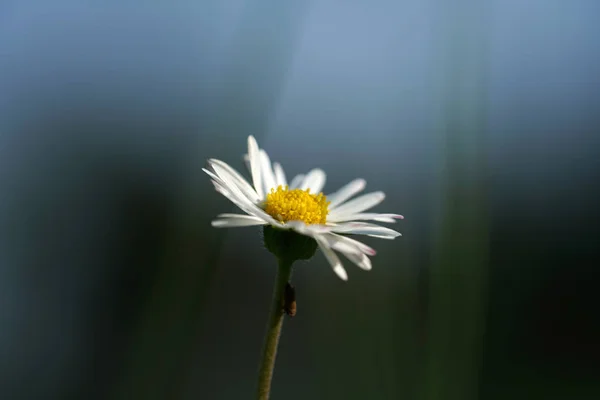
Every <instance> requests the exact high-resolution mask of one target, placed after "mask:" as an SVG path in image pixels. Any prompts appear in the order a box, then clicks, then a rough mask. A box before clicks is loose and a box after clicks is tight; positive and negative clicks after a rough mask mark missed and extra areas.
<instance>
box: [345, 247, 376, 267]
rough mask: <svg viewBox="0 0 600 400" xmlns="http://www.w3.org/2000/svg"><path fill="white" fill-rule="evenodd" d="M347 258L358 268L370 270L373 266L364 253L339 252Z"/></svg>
mask: <svg viewBox="0 0 600 400" xmlns="http://www.w3.org/2000/svg"><path fill="white" fill-rule="evenodd" d="M341 253H342V254H343V255H344V256H345V257H346V258H347V259H348V260H350V261H352V263H354V264H355V265H356V266H357V267H358V268H360V269H362V270H365V271H370V270H371V269H372V268H373V265H372V264H371V260H370V259H369V257H367V256H366V255H364V254H362V253H360V254H356V253H350V252H343V251H342V252H341Z"/></svg>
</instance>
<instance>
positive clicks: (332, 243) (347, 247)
mask: <svg viewBox="0 0 600 400" xmlns="http://www.w3.org/2000/svg"><path fill="white" fill-rule="evenodd" d="M320 236H321V237H322V238H324V239H325V240H326V241H327V245H328V246H329V247H331V248H332V249H333V250H335V251H339V252H340V253H342V254H343V255H344V256H345V257H346V258H347V259H348V260H350V261H352V262H353V263H354V264H356V265H357V266H358V267H359V268H362V269H364V270H367V271H368V270H370V269H371V260H369V257H367V256H366V255H365V254H363V252H362V250H361V249H360V248H359V247H358V246H357V245H356V243H359V244H362V243H360V242H358V241H356V240H351V239H348V238H346V237H344V236H340V235H336V234H333V233H330V234H325V235H320Z"/></svg>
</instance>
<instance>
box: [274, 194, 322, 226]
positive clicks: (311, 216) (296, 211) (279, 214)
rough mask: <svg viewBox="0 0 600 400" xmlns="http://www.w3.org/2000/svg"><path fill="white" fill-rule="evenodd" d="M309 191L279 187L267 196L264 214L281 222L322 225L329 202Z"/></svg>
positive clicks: (320, 195)
mask: <svg viewBox="0 0 600 400" xmlns="http://www.w3.org/2000/svg"><path fill="white" fill-rule="evenodd" d="M309 191H310V189H306V190H300V189H293V190H289V188H288V186H287V185H286V186H285V188H284V187H282V186H281V185H279V186H278V187H277V189H271V192H270V193H268V194H267V199H266V200H265V203H264V207H265V212H266V213H267V214H269V215H270V216H272V217H273V218H275V219H277V220H279V221H281V222H287V221H304V223H305V224H324V223H325V222H326V221H327V214H328V213H329V210H328V206H329V203H330V202H329V201H327V197H325V195H324V194H323V193H319V194H310V193H309Z"/></svg>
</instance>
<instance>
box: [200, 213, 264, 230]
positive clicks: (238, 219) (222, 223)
mask: <svg viewBox="0 0 600 400" xmlns="http://www.w3.org/2000/svg"><path fill="white" fill-rule="evenodd" d="M219 217H220V219H216V220H214V221H212V222H211V225H212V226H213V227H215V228H237V227H242V226H256V225H265V224H266V223H267V222H266V221H263V220H262V219H260V218H257V217H253V216H251V215H241V214H220V215H219Z"/></svg>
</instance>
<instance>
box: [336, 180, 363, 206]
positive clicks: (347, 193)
mask: <svg viewBox="0 0 600 400" xmlns="http://www.w3.org/2000/svg"><path fill="white" fill-rule="evenodd" d="M365 186H367V181H365V180H364V179H355V180H353V181H352V182H350V183H348V184H346V185H345V186H343V187H342V188H341V189H339V190H338V191H337V192H335V193H332V194H330V195H327V200H329V201H330V202H331V203H330V204H329V209H330V210H333V209H334V208H335V207H336V206H337V205H338V204H341V203H343V202H344V201H346V200H348V199H349V198H350V197H352V196H354V195H355V194H357V193H360V192H361V191H362V190H363V189H364V188H365Z"/></svg>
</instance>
